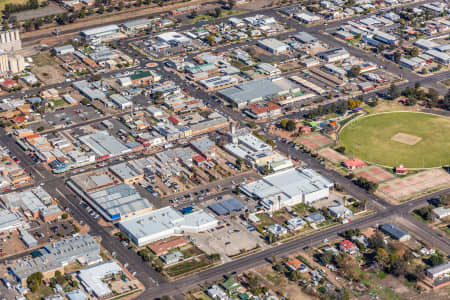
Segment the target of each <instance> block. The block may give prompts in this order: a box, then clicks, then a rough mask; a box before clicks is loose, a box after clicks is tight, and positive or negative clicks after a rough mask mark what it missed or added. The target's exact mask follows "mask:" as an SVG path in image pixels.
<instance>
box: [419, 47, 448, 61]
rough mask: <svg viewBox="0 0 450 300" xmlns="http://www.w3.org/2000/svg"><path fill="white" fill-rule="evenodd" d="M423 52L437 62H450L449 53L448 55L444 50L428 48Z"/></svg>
mask: <svg viewBox="0 0 450 300" xmlns="http://www.w3.org/2000/svg"><path fill="white" fill-rule="evenodd" d="M425 54H427V55H429V56H431V57H433V59H434V60H436V61H437V62H440V63H443V64H449V63H450V55H448V54H447V53H445V52H440V51H438V50H434V49H431V50H428V51H427V52H425Z"/></svg>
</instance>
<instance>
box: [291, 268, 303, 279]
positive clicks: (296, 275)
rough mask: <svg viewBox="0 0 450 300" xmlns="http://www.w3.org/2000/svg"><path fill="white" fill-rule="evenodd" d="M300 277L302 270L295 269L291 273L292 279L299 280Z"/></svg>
mask: <svg viewBox="0 0 450 300" xmlns="http://www.w3.org/2000/svg"><path fill="white" fill-rule="evenodd" d="M300 278H301V276H300V271H298V270H293V271H291V273H290V274H289V280H291V281H298V280H299V279H300Z"/></svg>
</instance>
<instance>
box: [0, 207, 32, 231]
mask: <svg viewBox="0 0 450 300" xmlns="http://www.w3.org/2000/svg"><path fill="white" fill-rule="evenodd" d="M25 225H26V222H25V220H24V218H23V216H22V214H21V213H20V212H18V211H9V210H7V209H0V232H10V231H12V230H15V229H18V228H23V227H25Z"/></svg>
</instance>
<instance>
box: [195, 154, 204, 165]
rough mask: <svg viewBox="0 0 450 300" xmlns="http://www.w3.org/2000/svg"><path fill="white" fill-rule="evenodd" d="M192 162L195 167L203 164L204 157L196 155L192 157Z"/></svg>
mask: <svg viewBox="0 0 450 300" xmlns="http://www.w3.org/2000/svg"><path fill="white" fill-rule="evenodd" d="M192 160H193V161H194V162H195V163H196V164H197V165H201V164H202V163H204V162H205V161H206V157H204V156H203V155H196V156H194V157H192Z"/></svg>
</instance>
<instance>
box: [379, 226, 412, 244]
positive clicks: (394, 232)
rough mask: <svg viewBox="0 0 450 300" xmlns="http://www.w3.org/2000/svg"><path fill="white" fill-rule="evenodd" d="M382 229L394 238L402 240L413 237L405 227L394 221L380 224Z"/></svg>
mask: <svg viewBox="0 0 450 300" xmlns="http://www.w3.org/2000/svg"><path fill="white" fill-rule="evenodd" d="M380 229H381V231H383V232H384V233H386V234H388V235H390V236H391V237H392V238H394V239H396V240H399V241H401V242H403V241H407V240H409V239H411V236H410V235H409V233H407V232H406V231H404V230H403V229H401V228H400V227H398V226H397V225H395V224H392V223H386V224H383V225H381V226H380Z"/></svg>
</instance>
